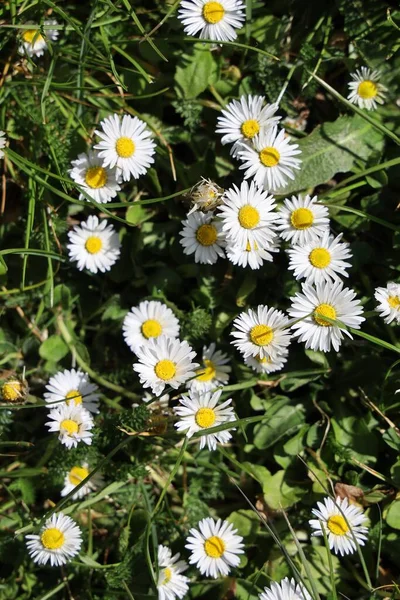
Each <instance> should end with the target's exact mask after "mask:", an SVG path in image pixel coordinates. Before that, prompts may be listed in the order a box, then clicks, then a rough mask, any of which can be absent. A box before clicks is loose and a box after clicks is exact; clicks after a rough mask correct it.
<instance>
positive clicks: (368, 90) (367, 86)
mask: <svg viewBox="0 0 400 600" xmlns="http://www.w3.org/2000/svg"><path fill="white" fill-rule="evenodd" d="M377 93H378V86H377V85H376V83H374V82H373V81H370V80H369V79H366V80H365V81H362V82H361V83H360V84H359V86H358V89H357V94H358V95H359V96H360V98H363V99H364V100H367V99H369V98H375V96H376V95H377Z"/></svg>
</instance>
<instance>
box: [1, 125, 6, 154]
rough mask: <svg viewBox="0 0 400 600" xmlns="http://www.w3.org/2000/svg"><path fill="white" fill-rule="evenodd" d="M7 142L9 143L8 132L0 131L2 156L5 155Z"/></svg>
mask: <svg viewBox="0 0 400 600" xmlns="http://www.w3.org/2000/svg"><path fill="white" fill-rule="evenodd" d="M6 144H7V138H6V134H5V132H4V131H0V158H3V157H4V152H3V150H2V149H3V148H5V147H6Z"/></svg>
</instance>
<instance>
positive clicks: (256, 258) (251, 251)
mask: <svg viewBox="0 0 400 600" xmlns="http://www.w3.org/2000/svg"><path fill="white" fill-rule="evenodd" d="M278 250H279V248H278V246H277V244H276V242H275V241H274V242H272V243H271V244H265V245H264V246H259V245H258V244H257V242H252V243H251V244H250V242H247V245H246V248H242V247H241V246H238V245H237V244H236V242H234V241H232V240H227V241H226V245H225V252H226V256H227V258H228V260H230V261H231V263H233V264H234V265H237V266H238V267H243V268H246V267H247V266H249V267H250V269H253V270H255V269H259V268H260V267H261V266H262V265H263V264H264V262H272V261H273V260H274V257H273V255H272V254H271V252H278Z"/></svg>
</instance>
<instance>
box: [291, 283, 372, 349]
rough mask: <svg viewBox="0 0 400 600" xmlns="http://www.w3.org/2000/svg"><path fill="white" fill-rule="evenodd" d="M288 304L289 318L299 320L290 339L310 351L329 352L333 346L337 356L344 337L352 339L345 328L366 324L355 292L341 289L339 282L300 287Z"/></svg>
mask: <svg viewBox="0 0 400 600" xmlns="http://www.w3.org/2000/svg"><path fill="white" fill-rule="evenodd" d="M291 301H292V306H291V307H290V309H289V310H288V312H289V315H290V316H291V317H293V318H294V319H300V321H299V322H298V323H294V324H293V325H292V329H293V335H294V336H295V337H298V338H299V342H305V344H306V348H311V349H312V350H322V352H329V351H330V349H331V346H332V347H333V348H334V350H336V352H338V350H339V347H340V345H341V343H342V340H343V338H344V335H343V334H346V335H347V336H348V337H349V338H351V339H353V337H352V335H351V333H350V332H349V331H348V330H347V329H346V326H347V327H353V328H354V329H360V324H361V323H362V322H363V321H365V319H364V317H362V316H361V315H362V313H363V308H362V306H361V304H360V301H359V300H357V299H356V294H355V292H354V291H353V290H350V289H349V288H343V283H342V282H341V281H335V282H334V283H331V282H322V283H317V284H316V286H315V287H314V286H312V285H309V284H308V283H303V284H302V293H297V294H296V295H295V296H294V297H293V298H291ZM326 317H327V318H326ZM327 319H331V320H337V321H339V322H340V323H332V322H331V321H330V320H327Z"/></svg>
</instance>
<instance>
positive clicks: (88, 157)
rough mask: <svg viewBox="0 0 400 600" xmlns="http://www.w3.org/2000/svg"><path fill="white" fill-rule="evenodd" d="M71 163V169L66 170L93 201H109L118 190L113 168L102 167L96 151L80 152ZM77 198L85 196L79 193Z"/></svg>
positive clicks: (101, 202)
mask: <svg viewBox="0 0 400 600" xmlns="http://www.w3.org/2000/svg"><path fill="white" fill-rule="evenodd" d="M71 164H72V166H73V169H70V170H69V171H68V173H69V176H70V177H71V179H73V180H74V181H75V183H77V184H78V185H79V186H80V187H81V188H83V191H84V192H85V193H86V195H87V196H90V197H91V198H92V199H93V200H94V201H95V202H98V203H99V204H104V203H106V202H110V201H111V200H112V199H113V198H115V196H116V195H117V192H119V191H120V189H121V187H120V186H119V184H118V180H117V173H116V171H115V169H110V168H108V167H103V166H102V165H103V161H102V159H101V158H100V157H99V155H98V154H97V152H93V150H89V152H88V153H87V154H86V153H85V152H82V154H79V155H78V158H77V159H76V160H73V161H72V163H71ZM79 200H86V197H85V196H84V195H83V194H82V193H80V194H79Z"/></svg>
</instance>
